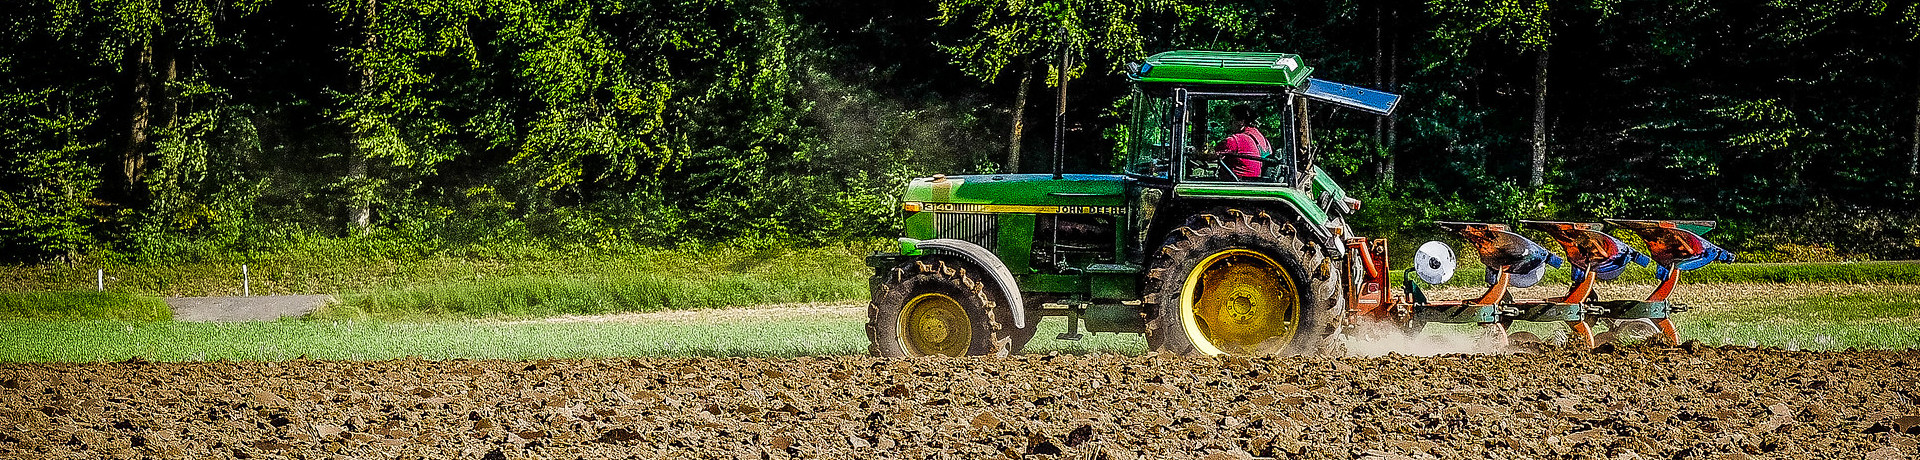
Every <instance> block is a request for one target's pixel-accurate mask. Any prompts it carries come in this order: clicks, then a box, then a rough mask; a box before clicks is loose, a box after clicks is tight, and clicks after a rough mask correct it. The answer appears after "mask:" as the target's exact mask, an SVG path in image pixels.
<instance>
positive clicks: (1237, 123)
mask: <svg viewBox="0 0 1920 460" xmlns="http://www.w3.org/2000/svg"><path fill="white" fill-rule="evenodd" d="M1227 112H1228V113H1229V114H1230V115H1232V116H1233V120H1232V121H1231V122H1229V123H1228V124H1227V137H1226V138H1225V139H1221V140H1220V143H1219V144H1215V145H1214V147H1213V151H1211V152H1204V153H1200V154H1198V155H1196V156H1198V157H1200V159H1201V160H1206V161H1211V160H1214V159H1219V160H1220V162H1221V163H1223V164H1225V165H1226V166H1227V168H1228V169H1229V170H1231V171H1232V172H1233V175H1234V176H1235V177H1236V178H1237V179H1238V180H1239V181H1241V182H1251V181H1258V180H1261V178H1260V172H1261V166H1262V165H1263V162H1264V161H1265V159H1266V157H1267V155H1268V154H1270V153H1272V152H1273V145H1271V144H1268V143H1267V137H1266V136H1263V135H1261V134H1260V129H1259V128H1255V127H1253V107H1250V106H1247V105H1246V104H1239V105H1235V106H1233V108H1231V109H1228V110H1227Z"/></svg>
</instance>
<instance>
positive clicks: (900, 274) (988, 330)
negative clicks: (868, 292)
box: [867, 256, 1012, 357]
mask: <svg viewBox="0 0 1920 460" xmlns="http://www.w3.org/2000/svg"><path fill="white" fill-rule="evenodd" d="M881 276H882V278H881V279H880V280H877V281H878V285H877V286H876V287H875V292H874V296H873V303H872V304H870V305H869V306H868V307H867V339H868V341H869V343H870V345H869V347H868V352H869V353H871V354H873V355H874V356H888V357H900V356H932V355H945V356H973V355H998V356H1006V355H1007V353H1008V349H1009V348H1010V347H1009V345H1010V342H1011V340H1010V338H1009V337H1007V334H1008V332H1009V331H1008V330H1010V329H1012V324H1011V321H1012V319H1011V318H1010V317H1007V314H1006V313H1005V312H1002V311H1001V310H1006V309H1007V307H1005V306H1004V305H1006V303H1005V302H1003V301H1001V299H1000V294H999V290H998V289H997V288H995V287H994V286H992V285H990V284H988V283H989V282H988V281H984V280H985V279H988V278H986V277H985V270H982V269H980V268H978V267H977V266H975V265H974V264H972V263H970V262H967V261H966V260H964V259H959V258H955V257H949V256H924V257H919V258H915V259H913V260H911V261H908V262H907V263H904V264H901V265H900V266H897V267H894V268H893V269H892V270H890V271H889V272H887V273H885V274H883V275H881ZM1002 318H1005V320H1002Z"/></svg>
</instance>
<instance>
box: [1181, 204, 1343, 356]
mask: <svg viewBox="0 0 1920 460" xmlns="http://www.w3.org/2000/svg"><path fill="white" fill-rule="evenodd" d="M1152 264H1153V265H1152V267H1153V268H1152V269H1150V270H1148V272H1147V280H1146V297H1145V299H1144V300H1145V302H1146V303H1147V304H1148V305H1146V307H1147V308H1146V309H1147V312H1148V316H1149V318H1148V322H1147V331H1146V335H1147V345H1148V347H1149V348H1150V349H1152V350H1154V351H1158V352H1162V353H1172V354H1179V355H1188V356H1201V355H1220V354H1233V355H1266V354H1276V353H1280V354H1303V353H1310V352H1313V351H1315V350H1317V349H1318V348H1319V347H1321V346H1322V345H1324V344H1325V343H1326V341H1327V339H1328V338H1329V337H1330V336H1332V335H1333V333H1334V330H1335V329H1336V328H1337V327H1338V326H1339V319H1340V315H1341V314H1343V313H1344V311H1343V310H1344V309H1345V306H1344V304H1343V302H1341V299H1340V292H1339V283H1340V277H1341V276H1342V273H1341V272H1342V270H1341V266H1340V265H1341V264H1338V263H1335V261H1333V260H1331V259H1329V258H1327V257H1326V255H1325V254H1324V253H1323V252H1322V251H1321V248H1320V245H1318V244H1315V243H1313V242H1311V241H1310V237H1309V236H1308V235H1306V234H1303V233H1302V232H1301V231H1300V230H1299V229H1297V228H1295V227H1294V226H1293V224H1290V223H1287V222H1281V221H1277V220H1275V219H1274V218H1273V217H1272V216H1271V215H1268V214H1267V213H1265V212H1260V211H1253V212H1252V213H1249V212H1245V211H1241V210H1238V209H1223V210H1216V211H1213V212H1208V213H1203V214H1198V215H1195V216H1193V217H1192V218H1189V219H1188V220H1187V223H1186V225H1184V226H1182V227H1180V228H1178V229H1175V230H1174V231H1173V232H1172V233H1171V234H1169V235H1168V237H1167V240H1166V242H1165V244H1163V245H1162V246H1161V248H1160V251H1159V253H1158V254H1156V255H1155V256H1154V260H1153V262H1152Z"/></svg>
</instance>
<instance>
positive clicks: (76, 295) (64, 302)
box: [0, 291, 173, 321]
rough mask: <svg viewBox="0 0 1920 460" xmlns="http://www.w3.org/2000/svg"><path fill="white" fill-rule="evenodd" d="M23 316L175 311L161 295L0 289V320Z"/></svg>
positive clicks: (155, 315) (161, 316)
mask: <svg viewBox="0 0 1920 460" xmlns="http://www.w3.org/2000/svg"><path fill="white" fill-rule="evenodd" d="M20 319H50V320H86V319H117V320H132V321H167V320H171V319H173V311H172V310H169V309H167V303H166V302H165V301H162V300H160V299H159V298H156V297H151V296H141V295H134V294H128V293H125V292H114V291H107V292H97V291H60V292H21V293H13V292H0V320H20Z"/></svg>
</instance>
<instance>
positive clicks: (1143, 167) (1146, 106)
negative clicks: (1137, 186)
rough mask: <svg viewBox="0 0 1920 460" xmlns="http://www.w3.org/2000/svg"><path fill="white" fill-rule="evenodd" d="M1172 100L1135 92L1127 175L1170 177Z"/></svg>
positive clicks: (1128, 127) (1128, 146) (1161, 96)
mask: <svg viewBox="0 0 1920 460" xmlns="http://www.w3.org/2000/svg"><path fill="white" fill-rule="evenodd" d="M1173 121H1174V119H1173V98H1171V97H1169V96H1167V95H1164V94H1162V95H1149V94H1147V93H1143V92H1141V91H1140V89H1139V88H1135V89H1134V91H1133V122H1132V123H1130V124H1128V125H1127V129H1129V130H1131V131H1132V132H1131V133H1129V134H1131V136H1130V137H1131V138H1132V139H1131V140H1130V142H1129V143H1128V145H1127V167H1126V171H1127V173H1128V174H1133V175H1136V176H1146V177H1158V178H1162V179H1165V178H1168V177H1169V175H1170V172H1171V171H1172V169H1173V168H1172V164H1173V149H1174V146H1173V141H1174V139H1173V130H1174V127H1173Z"/></svg>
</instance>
